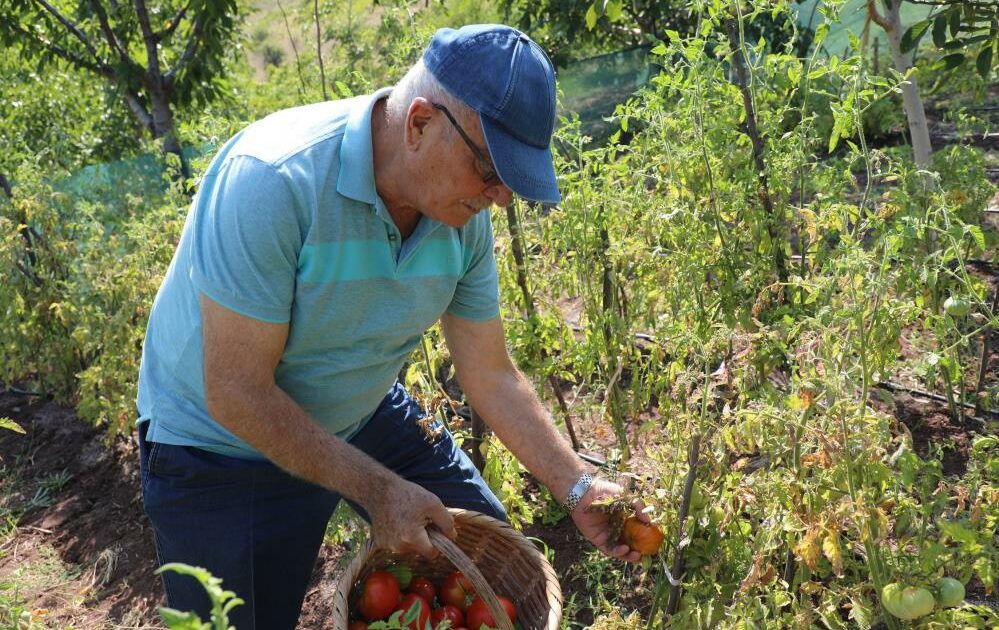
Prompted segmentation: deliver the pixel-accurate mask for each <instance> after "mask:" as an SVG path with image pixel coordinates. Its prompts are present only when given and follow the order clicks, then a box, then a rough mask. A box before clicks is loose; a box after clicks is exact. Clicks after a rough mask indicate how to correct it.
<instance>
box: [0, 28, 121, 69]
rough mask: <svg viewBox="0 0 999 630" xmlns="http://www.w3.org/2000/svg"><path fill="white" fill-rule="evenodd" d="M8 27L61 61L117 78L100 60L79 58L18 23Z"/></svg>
mask: <svg viewBox="0 0 999 630" xmlns="http://www.w3.org/2000/svg"><path fill="white" fill-rule="evenodd" d="M8 25H10V26H11V28H13V29H14V30H15V31H17V32H18V33H21V34H22V35H24V36H25V38H26V39H29V40H31V41H32V42H34V43H35V45H37V46H41V47H42V48H44V49H46V50H48V51H50V52H52V53H53V54H55V55H56V56H57V57H60V58H61V59H63V60H65V61H68V62H69V63H71V64H73V65H75V66H77V67H79V68H82V69H84V70H90V71H91V72H96V73H97V74H99V75H101V76H104V77H106V78H108V79H112V80H114V79H115V78H116V77H115V75H114V71H113V70H111V68H110V67H108V66H107V65H106V64H104V63H103V62H101V61H99V60H98V61H97V62H93V61H87V60H86V59H84V58H83V57H78V56H77V55H75V54H73V53H71V52H70V51H68V50H66V49H65V48H63V47H61V46H58V45H56V44H53V43H52V42H51V41H49V40H45V39H41V38H40V37H38V35H37V34H36V33H33V32H31V31H29V30H27V29H25V28H23V27H22V26H21V25H20V24H18V23H17V22H8Z"/></svg>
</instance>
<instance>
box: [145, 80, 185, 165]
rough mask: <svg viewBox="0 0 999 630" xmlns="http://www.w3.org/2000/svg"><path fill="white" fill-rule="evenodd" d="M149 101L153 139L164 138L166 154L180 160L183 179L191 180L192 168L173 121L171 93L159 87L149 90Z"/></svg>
mask: <svg viewBox="0 0 999 630" xmlns="http://www.w3.org/2000/svg"><path fill="white" fill-rule="evenodd" d="M149 100H150V102H151V105H152V113H153V138H156V139H159V138H163V151H164V153H173V154H174V155H176V156H177V158H178V159H179V160H180V174H181V176H182V178H183V179H190V177H191V168H190V165H189V164H188V163H187V159H186V158H185V157H184V151H183V149H182V148H181V146H180V141H179V140H178V139H177V133H176V129H175V127H174V121H173V110H172V109H171V108H170V94H169V91H168V90H167V89H166V88H164V87H162V86H157V87H155V88H152V89H150V90H149Z"/></svg>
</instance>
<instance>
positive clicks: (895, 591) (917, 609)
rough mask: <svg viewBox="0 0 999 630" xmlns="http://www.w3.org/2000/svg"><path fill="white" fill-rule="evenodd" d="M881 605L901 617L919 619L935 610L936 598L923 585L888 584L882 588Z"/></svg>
mask: <svg viewBox="0 0 999 630" xmlns="http://www.w3.org/2000/svg"><path fill="white" fill-rule="evenodd" d="M881 605H882V606H884V609H885V610H887V611H888V612H889V613H891V614H892V615H893V616H895V617H898V618H899V619H905V620H909V619H918V618H919V617H922V616H924V615H928V614H930V613H931V612H933V607H934V606H935V605H936V600H934V599H933V594H932V593H930V592H929V591H928V590H926V589H925V588H922V587H921V586H905V587H903V586H902V585H901V584H888V585H886V586H885V587H884V588H883V589H881Z"/></svg>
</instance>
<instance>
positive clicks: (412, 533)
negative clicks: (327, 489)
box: [364, 477, 458, 559]
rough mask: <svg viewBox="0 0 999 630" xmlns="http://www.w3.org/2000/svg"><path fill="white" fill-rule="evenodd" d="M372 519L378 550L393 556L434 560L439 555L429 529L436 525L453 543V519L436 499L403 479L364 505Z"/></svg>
mask: <svg viewBox="0 0 999 630" xmlns="http://www.w3.org/2000/svg"><path fill="white" fill-rule="evenodd" d="M364 507H365V509H367V511H368V516H369V517H370V518H371V533H372V538H373V540H374V545H375V547H377V548H379V549H387V550H389V551H392V552H394V553H418V554H420V555H421V556H424V557H426V558H430V559H434V558H436V557H437V555H438V554H439V553H440V552H439V551H438V550H437V548H436V547H434V546H433V545H432V544H431V543H430V537H429V536H428V535H427V526H429V525H435V526H436V527H437V529H439V530H440V531H441V532H442V533H443V534H444V535H445V536H447V537H448V538H450V539H452V540H453V539H454V538H455V537H456V536H457V535H458V532H457V531H455V529H454V518H453V517H452V516H451V513H450V512H448V510H447V508H446V507H444V504H443V503H441V500H440V499H439V498H437V495H435V494H433V493H432V492H430V491H428V490H426V489H424V488H423V487H421V486H418V485H417V484H415V483H412V482H410V481H406V480H405V479H402V478H401V477H399V478H397V479H396V480H395V482H394V483H391V484H389V486H388V488H386V491H385V492H383V493H381V495H380V496H378V497H376V498H375V499H373V500H369V501H367V502H365V504H364Z"/></svg>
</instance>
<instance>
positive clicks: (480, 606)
mask: <svg viewBox="0 0 999 630" xmlns="http://www.w3.org/2000/svg"><path fill="white" fill-rule="evenodd" d="M496 599H498V600H499V602H500V604H501V605H502V606H503V610H505V611H506V615H507V617H509V618H510V622H511V623H513V622H515V621H517V608H516V606H514V605H513V602H512V601H510V600H509V599H507V598H506V597H503V596H502V595H497V596H496ZM465 622H466V623H467V624H468V627H469V628H476V629H478V628H480V627H481V626H483V625H486V626H488V627H490V628H496V627H497V624H496V621H495V620H494V619H493V616H492V615H491V614H489V609H488V608H486V602H485V600H483V599H482V598H481V597H476V598H475V601H473V602H472V603H471V604H469V606H468V610H466V611H465Z"/></svg>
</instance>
